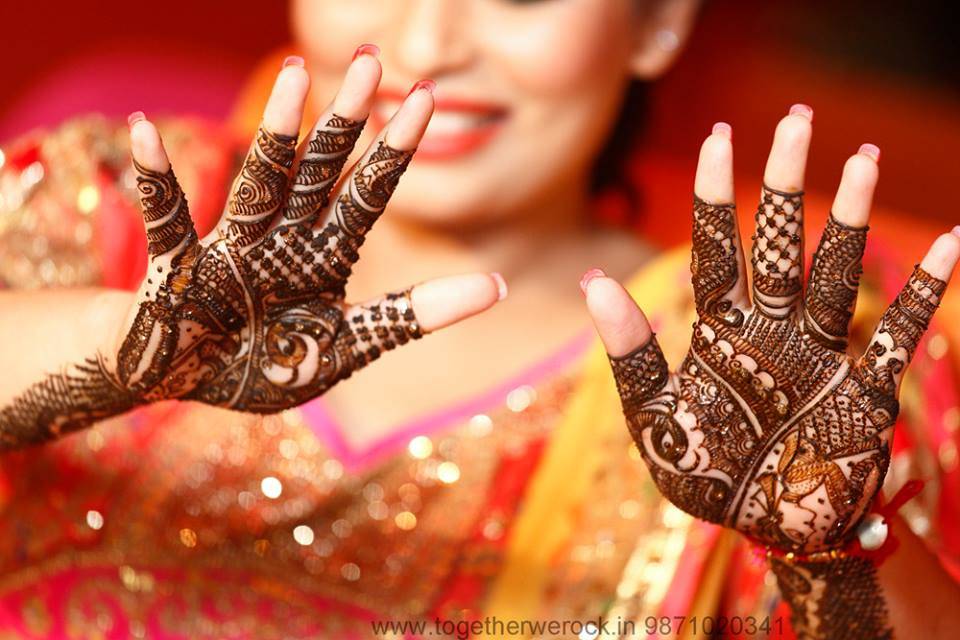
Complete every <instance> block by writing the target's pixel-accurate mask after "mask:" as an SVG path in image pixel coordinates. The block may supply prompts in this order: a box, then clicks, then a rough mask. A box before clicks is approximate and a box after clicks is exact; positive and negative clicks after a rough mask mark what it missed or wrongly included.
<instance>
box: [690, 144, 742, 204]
mask: <svg viewBox="0 0 960 640" xmlns="http://www.w3.org/2000/svg"><path fill="white" fill-rule="evenodd" d="M693 192H694V193H695V194H696V195H697V197H698V198H701V199H702V200H705V201H706V202H709V203H711V204H732V203H733V200H734V187H733V142H732V141H731V139H730V138H729V137H728V136H726V135H723V134H722V133H712V134H711V135H709V136H707V138H706V140H704V141H703V144H702V145H701V146H700V157H699V158H698V160H697V174H696V178H695V179H694V185H693Z"/></svg>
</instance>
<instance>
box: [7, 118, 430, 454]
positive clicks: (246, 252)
mask: <svg viewBox="0 0 960 640" xmlns="http://www.w3.org/2000/svg"><path fill="white" fill-rule="evenodd" d="M363 124H364V123H363V122H355V121H352V120H349V119H346V118H342V117H339V116H335V115H334V116H332V117H330V118H329V119H328V120H327V121H326V122H325V123H324V124H323V126H320V127H318V129H317V131H316V134H315V136H314V137H313V139H312V140H311V141H310V142H309V143H308V145H307V148H306V151H305V154H304V156H303V158H302V160H301V161H300V163H299V166H298V169H297V171H296V175H295V177H293V180H292V184H291V174H292V173H293V166H294V159H295V153H296V140H295V138H293V137H290V136H282V135H277V134H274V133H271V132H269V131H267V130H266V129H265V128H263V127H261V128H260V130H259V131H258V132H257V136H256V138H255V140H254V142H253V144H252V146H251V147H250V150H249V152H248V154H247V156H246V159H245V161H244V163H243V166H242V169H241V170H240V173H239V175H238V176H237V179H236V180H235V182H234V185H233V188H232V193H231V196H230V198H229V199H228V202H227V205H226V208H225V211H224V214H223V216H222V218H221V220H220V222H219V224H218V225H217V227H216V229H215V230H214V231H213V232H212V233H211V234H210V236H208V237H207V238H204V239H202V240H200V239H198V238H197V234H196V231H195V230H194V227H193V223H192V221H191V219H190V214H189V210H188V206H187V200H186V197H185V196H184V193H183V191H182V189H181V188H180V186H179V184H178V182H177V179H176V177H175V175H174V173H173V171H172V169H171V170H169V171H167V172H165V173H159V172H155V171H151V170H148V169H146V168H144V167H143V166H141V165H140V164H137V163H134V169H135V171H136V175H137V186H138V190H139V194H140V200H141V206H142V209H143V214H144V220H145V224H146V230H147V240H148V252H149V266H148V274H147V278H146V280H145V281H144V283H143V285H142V287H141V290H140V301H139V303H138V306H137V308H136V310H135V313H134V314H133V318H132V320H131V322H130V329H129V331H128V333H127V335H126V336H125V337H124V338H123V340H122V342H121V344H120V347H119V349H118V352H117V355H116V358H115V361H114V359H113V358H110V357H99V358H96V359H92V360H89V361H87V362H85V363H84V364H82V365H79V366H74V367H72V368H71V369H70V370H69V371H65V372H63V373H61V374H58V375H53V376H49V377H48V378H47V379H46V380H44V381H43V382H41V383H39V384H37V385H34V387H31V388H30V389H28V391H27V392H25V393H24V394H22V395H21V396H20V397H18V398H17V399H16V400H15V401H14V402H13V403H12V404H11V405H10V406H8V407H6V408H4V409H3V410H2V411H0V448H10V447H14V446H23V445H25V444H33V443H37V442H42V441H44V440H48V439H51V438H54V437H56V436H58V435H60V434H61V433H66V432H69V431H73V430H76V429H79V428H82V427H84V426H87V425H89V424H91V423H92V422H95V421H97V420H99V419H102V418H104V417H107V416H110V415H115V414H117V413H120V412H122V411H125V410H127V409H130V408H132V407H134V406H136V405H138V404H142V403H146V402H152V401H156V400H161V399H172V398H182V399H192V400H197V401H200V402H205V403H208V404H212V405H217V406H222V407H228V408H233V409H239V410H245V411H253V412H276V411H279V410H282V409H285V408H288V407H292V406H295V405H298V404H301V403H303V402H305V401H307V400H309V399H311V398H314V397H316V396H318V395H320V394H322V393H323V392H324V391H325V390H327V389H329V388H330V387H331V386H332V385H333V384H335V383H336V382H337V381H339V380H342V379H343V378H346V377H348V376H350V375H351V374H352V372H354V371H355V370H357V369H359V368H361V367H363V366H365V365H366V364H368V363H369V362H371V361H373V360H375V359H376V358H378V357H379V356H380V354H381V353H383V352H385V351H388V350H390V349H393V348H394V347H396V346H398V345H401V344H404V343H406V342H408V341H410V340H412V339H416V338H419V337H420V336H421V333H422V332H421V329H420V326H419V323H418V322H417V319H416V317H415V315H414V312H413V308H412V304H411V301H410V295H409V290H407V291H403V292H400V293H394V294H389V295H386V296H384V297H383V298H381V299H379V300H375V301H372V302H369V303H366V304H363V305H352V306H351V305H347V304H346V303H345V302H344V285H345V283H346V281H347V278H348V277H349V275H350V273H351V268H352V266H353V264H354V263H355V262H356V261H357V259H358V257H359V256H358V249H359V247H360V246H361V245H362V244H363V241H364V237H365V234H366V233H367V232H368V231H369V230H370V228H371V227H372V226H373V223H374V222H375V221H376V220H377V218H378V217H379V216H380V215H381V213H382V212H383V210H384V207H385V206H386V204H387V201H388V200H389V198H390V196H391V194H392V193H393V191H394V189H395V187H396V185H397V182H398V181H399V179H400V176H401V175H402V174H403V172H404V170H405V169H406V167H407V165H408V164H409V162H410V159H411V157H412V155H413V152H412V151H399V150H397V149H393V148H391V147H389V146H388V145H387V144H386V143H385V142H384V141H383V140H382V139H381V140H380V141H379V142H377V143H376V146H375V148H374V150H373V151H372V152H371V153H368V155H367V156H366V157H365V158H364V159H362V160H361V161H360V163H359V164H358V166H357V168H356V169H355V170H354V172H353V175H352V177H351V179H350V180H348V181H347V182H346V184H345V185H344V186H343V187H342V190H341V193H340V195H339V196H338V197H337V198H336V200H335V202H334V204H333V206H332V207H330V210H329V211H326V210H327V206H328V204H329V201H330V194H331V192H332V191H333V188H334V185H335V184H336V182H337V179H338V178H339V176H340V173H341V171H342V168H343V165H344V163H345V162H346V159H347V156H348V155H349V154H350V152H351V150H352V149H353V146H354V144H355V142H356V140H357V138H358V137H359V135H360V132H361V130H362V128H363ZM325 212H326V215H325V217H323V218H322V219H321V216H323V215H324V213H325Z"/></svg>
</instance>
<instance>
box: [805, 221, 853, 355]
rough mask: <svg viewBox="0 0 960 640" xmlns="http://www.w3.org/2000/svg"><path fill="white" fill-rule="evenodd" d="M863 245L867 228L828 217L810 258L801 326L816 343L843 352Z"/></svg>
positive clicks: (851, 314) (851, 313)
mask: <svg viewBox="0 0 960 640" xmlns="http://www.w3.org/2000/svg"><path fill="white" fill-rule="evenodd" d="M866 245H867V228H866V227H852V226H850V225H846V224H843V223H842V222H839V221H838V220H837V219H836V218H835V217H834V216H833V214H830V216H829V217H828V218H827V225H826V227H825V228H824V230H823V235H822V236H821V237H820V244H819V245H818V246H817V250H816V251H815V252H814V254H813V266H812V268H811V270H810V282H809V284H808V285H807V292H806V297H805V298H804V323H805V327H806V329H807V330H808V331H809V332H810V335H811V336H812V337H813V338H814V339H815V340H817V341H819V342H821V343H823V344H824V346H827V347H830V348H831V349H834V350H838V351H842V350H843V349H845V348H846V344H847V331H848V328H849V326H850V319H851V318H852V317H853V310H854V307H855V306H856V302H857V289H858V288H859V286H860V276H861V274H862V273H863V252H864V250H865V248H866Z"/></svg>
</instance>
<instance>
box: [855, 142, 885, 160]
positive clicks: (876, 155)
mask: <svg viewBox="0 0 960 640" xmlns="http://www.w3.org/2000/svg"><path fill="white" fill-rule="evenodd" d="M857 153H862V154H863V155H865V156H870V157H871V158H873V161H874V162H880V147H878V146H877V145H875V144H870V143H869V142H867V143H864V144H862V145H860V148H859V149H857Z"/></svg>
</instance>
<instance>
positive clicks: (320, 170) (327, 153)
mask: <svg viewBox="0 0 960 640" xmlns="http://www.w3.org/2000/svg"><path fill="white" fill-rule="evenodd" d="M365 122H366V121H365V120H361V121H357V120H351V119H349V118H342V117H340V116H337V115H334V116H332V117H331V118H330V119H329V120H327V122H326V123H324V124H323V125H322V126H320V127H318V129H317V132H316V135H314V137H313V139H312V140H310V143H309V144H308V145H307V151H306V153H305V154H304V155H303V157H302V158H301V159H300V164H299V165H298V166H297V176H296V178H295V179H294V182H293V185H292V186H291V188H290V197H289V199H288V200H287V206H286V208H285V210H284V222H285V223H303V224H307V225H312V224H313V223H314V221H315V220H316V218H317V217H318V216H319V214H320V212H321V211H322V210H323V209H324V208H325V207H326V206H327V204H329V199H330V191H331V190H332V189H333V186H334V185H335V184H336V182H337V179H338V178H339V177H340V172H341V171H343V165H344V164H345V163H346V161H347V157H348V156H349V155H350V152H351V151H352V150H353V147H354V145H355V144H356V142H357V139H358V138H359V137H360V134H361V132H362V131H363V125H364V123H365Z"/></svg>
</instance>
